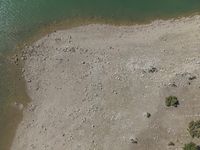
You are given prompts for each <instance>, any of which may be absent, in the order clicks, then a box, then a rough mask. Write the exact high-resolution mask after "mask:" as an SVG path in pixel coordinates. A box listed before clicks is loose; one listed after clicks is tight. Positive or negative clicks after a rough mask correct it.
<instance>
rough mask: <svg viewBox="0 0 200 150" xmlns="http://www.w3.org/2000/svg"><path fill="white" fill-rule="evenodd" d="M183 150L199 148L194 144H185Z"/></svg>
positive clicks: (196, 149)
mask: <svg viewBox="0 0 200 150" xmlns="http://www.w3.org/2000/svg"><path fill="white" fill-rule="evenodd" d="M183 150H199V147H198V146H197V145H196V144H195V143H193V142H190V143H188V144H185V146H184V147H183Z"/></svg>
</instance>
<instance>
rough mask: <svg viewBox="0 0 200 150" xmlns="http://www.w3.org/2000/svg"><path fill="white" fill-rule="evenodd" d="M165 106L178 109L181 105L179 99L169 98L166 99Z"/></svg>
mask: <svg viewBox="0 0 200 150" xmlns="http://www.w3.org/2000/svg"><path fill="white" fill-rule="evenodd" d="M165 105H166V106H167V107H170V106H174V107H177V106H178V105H179V101H178V98H177V97H176V96H169V97H166V99H165Z"/></svg>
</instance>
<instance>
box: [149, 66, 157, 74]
mask: <svg viewBox="0 0 200 150" xmlns="http://www.w3.org/2000/svg"><path fill="white" fill-rule="evenodd" d="M148 72H149V73H155V72H158V69H157V68H156V67H153V66H151V67H150V68H149V69H148Z"/></svg>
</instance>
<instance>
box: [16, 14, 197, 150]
mask: <svg viewBox="0 0 200 150" xmlns="http://www.w3.org/2000/svg"><path fill="white" fill-rule="evenodd" d="M194 18H198V20H199V16H193V17H189V18H187V17H186V18H185V17H183V18H181V19H175V20H174V19H170V20H167V21H166V20H165V21H163V20H156V21H153V22H152V23H150V24H145V25H133V26H120V27H119V26H118V27H116V26H113V25H98V24H92V25H85V26H81V27H74V28H72V29H67V31H74V30H77V29H78V30H80V31H81V32H84V31H82V30H86V31H88V32H89V31H90V27H91V28H95V29H103V30H104V28H108V29H111V30H115V32H117V31H116V29H113V28H118V29H119V30H122V31H123V30H125V33H123V32H122V33H123V34H125V36H126V34H127V33H126V32H127V31H129V30H130V31H131V32H136V33H137V30H141V32H145V33H146V32H147V31H145V29H146V28H150V29H151V30H156V29H153V28H154V27H158V28H160V27H159V26H160V25H161V26H162V27H168V25H169V26H170V23H171V24H174V25H177V26H180V24H181V23H180V22H182V23H183V22H186V23H187V22H190V21H191V20H193V21H194ZM194 22H195V21H194ZM197 22H198V21H197ZM198 23H199V22H198ZM95 26H96V27H97V28H96V27H95ZM84 27H85V29H84ZM132 27H133V28H134V29H133V30H132V29H131V28H132ZM88 28H89V29H88ZM129 28H130V29H129ZM137 28H138V29H137ZM143 29H144V31H143ZM65 31H66V30H61V31H57V32H59V33H60V34H61V35H62V33H61V32H65ZM67 31H66V32H67ZM93 31H94V32H95V31H96V30H94V29H93ZM57 32H55V34H56V33H57ZM74 32H76V31H74ZM149 32H151V31H149ZM168 32H169V31H168ZM147 33H148V32H147ZM53 34H54V33H51V34H49V36H50V37H51V36H52V35H53ZM61 35H60V36H61ZM55 36H56V35H55ZM57 36H58V35H57ZM154 36H155V35H154ZM45 38H47V36H46V37H43V38H42V39H40V40H39V41H41V40H44V39H45ZM63 38H65V37H63ZM47 40H48V38H47ZM51 40H52V39H51ZM126 40H127V39H126ZM135 40H136V39H135ZM164 40H165V39H164ZM136 41H137V40H136ZM58 42H59V40H58ZM61 42H62V39H61ZM79 42H80V41H79ZM138 42H141V41H138ZM35 43H37V42H35ZM39 43H40V42H39ZM136 44H137V43H136ZM33 45H35V44H33ZM108 45H109V44H108ZM52 46H53V45H52ZM35 49H36V50H37V48H35ZM96 53H98V52H96ZM28 55H29V54H28ZM99 55H100V54H99ZM31 56H32V54H30V56H29V57H31ZM39 57H41V56H39ZM126 57H127V56H126ZM28 59H29V58H28ZM26 61H27V60H25V64H26ZM25 66H26V65H25ZM26 71H27V70H26V69H25V72H26ZM27 76H31V75H27ZM33 78H34V77H33ZM47 78H48V77H47ZM29 80H30V79H26V81H27V85H28V86H29V84H32V82H33V81H31V83H29V82H28V81H29ZM34 86H36V85H34ZM29 88H30V89H28V90H29V92H30V90H31V87H29ZM38 90H39V89H38ZM30 95H32V96H33V95H34V93H32V92H31V94H30V93H29V96H30ZM30 97H31V96H30ZM31 103H32V101H31ZM31 103H30V105H32V104H31ZM39 103H40V102H39ZM30 105H29V106H28V107H27V108H26V110H25V112H24V113H29V114H28V115H27V114H24V116H25V118H26V116H29V115H30V116H31V112H27V111H28V110H27V109H31V108H30ZM31 107H33V106H31ZM39 107H40V106H39ZM154 111H155V110H154ZM156 111H157V110H156ZM28 120H29V119H28ZM21 124H26V122H23V123H20V126H19V128H20V127H21ZM144 124H145V123H144ZM18 130H20V129H18ZM18 132H22V131H18ZM18 132H17V133H18ZM18 134H21V133H18ZM22 137H23V135H22ZM15 140H16V139H15ZM14 143H15V142H14ZM17 143H18V142H17ZM15 146H16V145H15ZM15 146H14V147H15ZM129 146H130V145H129ZM21 148H22V147H21ZM36 149H37V148H36ZM13 150H14V148H13ZM38 150H39V149H38Z"/></svg>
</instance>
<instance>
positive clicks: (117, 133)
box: [11, 16, 200, 150]
mask: <svg viewBox="0 0 200 150" xmlns="http://www.w3.org/2000/svg"><path fill="white" fill-rule="evenodd" d="M22 56H23V57H24V60H25V61H24V68H23V70H22V72H23V76H24V78H25V80H26V84H27V93H28V95H29V97H30V98H31V100H32V101H31V102H30V103H29V104H28V106H27V107H26V108H24V110H23V111H24V112H23V114H24V116H23V121H22V122H21V123H20V125H19V127H18V129H17V132H16V136H15V138H14V141H13V144H12V148H11V150H161V149H164V150H165V149H166V150H168V149H169V150H175V149H176V150H179V149H180V150H181V149H182V147H183V145H184V144H185V143H186V142H190V141H191V140H192V141H195V139H194V140H193V139H192V138H191V137H190V135H189V134H188V132H187V127H188V123H189V122H190V121H191V120H195V119H198V118H199V115H200V109H199V108H200V16H193V17H190V18H181V19H177V20H174V19H172V20H167V21H162V20H159V21H154V22H152V23H151V24H147V25H133V26H112V25H100V24H91V25H86V26H80V27H74V28H71V29H67V30H59V31H55V32H53V33H51V34H48V35H46V36H45V37H43V38H42V39H40V40H38V41H37V42H35V43H33V45H31V46H29V47H26V48H25V49H23V51H22ZM170 95H174V96H177V97H178V99H179V102H180V105H179V106H178V107H177V108H174V107H170V108H167V107H166V106H165V98H166V97H167V96H170ZM148 113H150V114H151V116H150V117H147V116H146V114H148ZM171 141H172V142H174V144H175V145H174V146H169V145H168V143H169V142H171ZM195 142H196V143H197V144H200V143H198V142H199V141H198V140H196V141H195Z"/></svg>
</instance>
